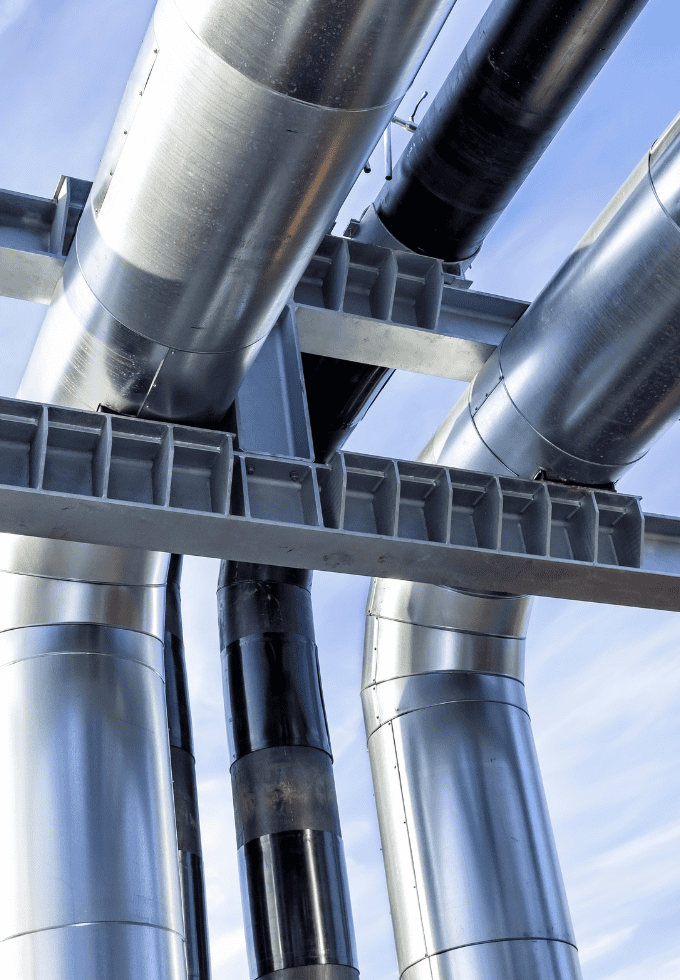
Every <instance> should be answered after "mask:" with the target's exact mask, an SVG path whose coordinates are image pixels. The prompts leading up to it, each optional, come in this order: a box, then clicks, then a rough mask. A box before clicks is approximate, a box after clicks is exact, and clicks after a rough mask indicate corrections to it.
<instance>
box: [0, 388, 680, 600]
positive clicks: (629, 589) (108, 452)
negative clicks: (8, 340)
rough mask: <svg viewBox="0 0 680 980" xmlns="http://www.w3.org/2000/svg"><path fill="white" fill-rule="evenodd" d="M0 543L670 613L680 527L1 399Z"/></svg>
mask: <svg viewBox="0 0 680 980" xmlns="http://www.w3.org/2000/svg"><path fill="white" fill-rule="evenodd" d="M0 531H5V532H11V533H16V534H27V535H34V536H38V537H47V538H58V539H63V540H72V541H79V542H89V543H94V544H108V545H117V546H120V547H126V548H127V547H133V548H145V549H149V550H157V551H171V552H177V553H182V554H191V555H203V556H207V557H214V558H222V557H230V558H233V559H237V560H241V561H253V562H260V563H263V564H280V565H287V566H294V567H298V568H312V569H318V570H326V571H336V572H349V573H351V574H356V575H366V576H373V575H377V576H382V577H386V578H398V579H407V580H412V581H419V582H429V583H432V584H435V585H447V586H454V587H460V588H465V589H471V590H486V591H489V590H493V591H498V592H509V593H514V594H518V593H526V594H534V595H546V596H557V597H562V598H567V599H584V600H587V601H594V602H611V603H616V604H620V605H637V606H645V607H649V608H658V609H671V610H680V520H679V519H677V518H670V517H659V516H656V515H643V513H642V511H641V508H640V503H639V500H638V498H637V497H630V496H624V495H622V494H617V493H610V492H605V491H599V490H590V489H585V488H578V487H568V486H564V485H561V484H554V483H552V484H551V483H541V482H535V481H529V480H520V479H511V478H506V477H496V476H489V475H487V474H483V473H473V472H469V471H466V470H457V469H452V468H448V467H442V466H432V465H426V464H423V463H414V462H407V461H402V460H394V459H382V458H379V457H374V456H363V455H358V454H356V453H350V452H339V453H337V454H336V455H335V456H334V457H333V459H332V460H331V461H330V463H329V464H327V465H321V464H315V463H311V462H304V461H301V460H300V459H293V458H290V459H289V458H284V457H280V456H265V455H256V454H249V453H246V452H239V451H236V450H235V449H234V446H233V437H232V436H231V435H230V434H228V433H220V432H214V431H208V430H201V429H192V428H188V427H185V426H180V425H169V424H165V423H160V422H151V421H146V420H143V419H136V418H128V417H124V416H109V415H103V414H98V413H96V412H83V411H76V410H72V409H65V408H58V407H53V406H48V405H39V404H35V403H31V402H23V401H19V400H16V399H7V398H6V399H0Z"/></svg>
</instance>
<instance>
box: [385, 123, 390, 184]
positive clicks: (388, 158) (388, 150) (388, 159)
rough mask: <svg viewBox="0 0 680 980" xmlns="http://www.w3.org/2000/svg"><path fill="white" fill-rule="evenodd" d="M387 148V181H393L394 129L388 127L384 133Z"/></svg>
mask: <svg viewBox="0 0 680 980" xmlns="http://www.w3.org/2000/svg"><path fill="white" fill-rule="evenodd" d="M383 144H384V147H385V180H392V127H391V126H388V127H387V129H386V130H385V132H384V133H383Z"/></svg>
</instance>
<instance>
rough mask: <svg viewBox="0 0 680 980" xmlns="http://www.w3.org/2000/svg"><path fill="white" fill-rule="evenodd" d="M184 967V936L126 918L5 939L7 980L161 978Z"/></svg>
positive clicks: (0, 956)
mask: <svg viewBox="0 0 680 980" xmlns="http://www.w3.org/2000/svg"><path fill="white" fill-rule="evenodd" d="M184 969H185V967H184V943H183V941H182V937H181V936H179V935H178V934H177V933H176V932H169V931H168V930H166V929H158V928H156V927H151V926H144V925H137V924H134V923H127V922H107V923H99V924H97V923H84V924H82V925H78V926H63V927H62V928H54V929H50V930H48V931H46V932H34V933H30V934H28V935H24V936H17V937H16V938H15V939H12V940H10V941H6V942H4V943H0V973H1V974H2V976H3V977H7V978H8V980H9V978H10V977H11V978H12V980H14V978H16V980H19V978H21V980H29V978H30V980H64V977H69V978H74V980H75V978H76V977H77V978H78V980H123V978H124V980H158V978H159V977H167V976H171V977H173V978H174V977H180V976H184V975H185V974H184Z"/></svg>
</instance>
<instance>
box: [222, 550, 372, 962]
mask: <svg viewBox="0 0 680 980" xmlns="http://www.w3.org/2000/svg"><path fill="white" fill-rule="evenodd" d="M311 580H312V574H311V572H306V571H300V570H297V569H288V568H273V567H270V566H266V565H249V564H247V563H245V562H223V563H222V568H221V572H220V582H219V588H218V592H217V602H218V611H219V624H220V645H221V649H222V668H223V678H224V694H225V707H226V711H227V731H228V734H229V745H230V753H231V778H232V787H233V799H234V815H235V819H236V837H237V844H238V856H239V874H240V878H241V895H242V900H243V915H244V920H245V924H246V936H247V948H248V958H249V963H250V975H251V978H252V980H256V978H258V977H266V978H267V980H274V978H277V980H290V978H291V977H294V978H295V980H357V978H358V971H357V960H356V950H355V943H354V930H353V925H352V914H351V908H350V899H349V888H348V884H347V872H346V868H345V856H344V851H343V846H342V837H341V835H340V820H339V816H338V806H337V800H336V795H335V782H334V779H333V765H332V757H331V746H330V739H329V734H328V725H327V722H326V712H325V708H324V703H323V695H322V692H321V678H320V674H319V664H318V655H317V649H316V644H315V642H314V624H313V619H312V599H311V595H310V588H311Z"/></svg>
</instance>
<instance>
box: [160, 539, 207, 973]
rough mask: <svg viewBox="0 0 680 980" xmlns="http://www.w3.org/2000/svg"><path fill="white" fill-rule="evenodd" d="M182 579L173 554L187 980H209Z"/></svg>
mask: <svg viewBox="0 0 680 980" xmlns="http://www.w3.org/2000/svg"><path fill="white" fill-rule="evenodd" d="M181 577H182V556H181V555H171V557H170V566H169V568H168V584H167V587H166V592H165V704H166V707H167V710H168V734H169V736H170V765H171V769H172V788H173V795H174V800H175V826H176V828H177V851H178V855H179V874H180V885H181V887H182V911H183V915H184V935H185V944H186V959H187V980H210V946H209V943H208V917H207V911H206V904H205V882H204V876H203V853H202V849H201V828H200V823H199V817H198V791H197V788H196V761H195V757H194V737H193V732H192V726H191V709H190V707H189V691H188V687H187V672H186V662H185V656H184V638H183V635H182V605H181V597H180V581H181Z"/></svg>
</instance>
